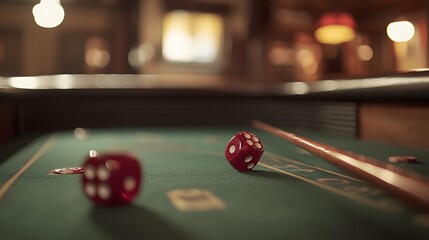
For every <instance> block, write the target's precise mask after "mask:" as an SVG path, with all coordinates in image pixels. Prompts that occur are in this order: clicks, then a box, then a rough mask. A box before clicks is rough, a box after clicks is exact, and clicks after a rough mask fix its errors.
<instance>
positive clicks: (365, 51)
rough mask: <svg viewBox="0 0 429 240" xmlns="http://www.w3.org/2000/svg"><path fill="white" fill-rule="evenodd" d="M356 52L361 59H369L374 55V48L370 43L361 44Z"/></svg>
mask: <svg viewBox="0 0 429 240" xmlns="http://www.w3.org/2000/svg"><path fill="white" fill-rule="evenodd" d="M356 53H357V56H358V58H359V59H360V60H361V61H369V60H371V59H372V57H373V56H374V52H373V51H372V48H371V47H370V46H368V45H360V46H359V47H357V49H356Z"/></svg>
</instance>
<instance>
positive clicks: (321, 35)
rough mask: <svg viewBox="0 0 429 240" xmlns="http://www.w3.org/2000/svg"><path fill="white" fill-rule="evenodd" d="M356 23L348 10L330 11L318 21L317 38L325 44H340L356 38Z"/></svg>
mask: <svg viewBox="0 0 429 240" xmlns="http://www.w3.org/2000/svg"><path fill="white" fill-rule="evenodd" d="M355 27H356V23H355V21H354V19H353V17H352V16H351V15H350V14H348V13H346V12H328V13H325V14H323V15H322V16H321V17H320V19H319V21H318V22H317V29H316V31H315V33H314V35H315V37H316V39H317V40H318V41H319V42H321V43H324V44H340V43H343V42H348V41H351V40H353V39H354V37H355V31H354V29H355Z"/></svg>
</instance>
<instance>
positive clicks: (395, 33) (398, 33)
mask: <svg viewBox="0 0 429 240" xmlns="http://www.w3.org/2000/svg"><path fill="white" fill-rule="evenodd" d="M386 31H387V36H389V38H390V39H391V40H392V41H394V42H407V41H409V40H411V38H413V36H414V33H415V30H414V25H413V24H412V23H411V22H409V21H398V22H392V23H390V24H389V25H388V26H387V29H386Z"/></svg>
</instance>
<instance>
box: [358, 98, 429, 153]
mask: <svg viewBox="0 0 429 240" xmlns="http://www.w3.org/2000/svg"><path fill="white" fill-rule="evenodd" d="M359 127H360V130H359V132H360V137H361V138H362V139H364V140H373V141H378V142H384V143H389V144H395V145H400V146H406V147H413V148H419V149H426V150H429V105H427V104H412V103H397V104H396V103H361V104H360V106H359Z"/></svg>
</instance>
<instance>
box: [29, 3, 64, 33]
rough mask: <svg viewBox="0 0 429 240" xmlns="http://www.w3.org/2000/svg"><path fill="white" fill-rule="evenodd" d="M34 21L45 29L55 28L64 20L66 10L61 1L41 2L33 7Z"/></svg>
mask: <svg viewBox="0 0 429 240" xmlns="http://www.w3.org/2000/svg"><path fill="white" fill-rule="evenodd" d="M33 16H34V21H35V22H36V24H37V25H39V26H40V27H44V28H54V27H56V26H58V25H60V24H61V23H62V22H63V20H64V9H63V7H62V6H61V4H60V1H59V0H41V1H40V3H38V4H36V5H34V7H33Z"/></svg>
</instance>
